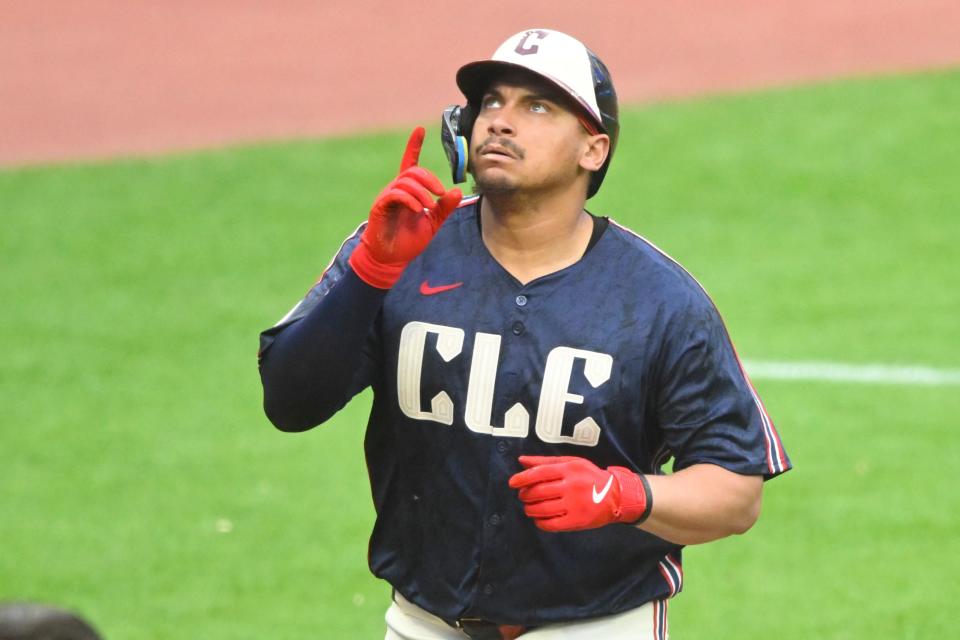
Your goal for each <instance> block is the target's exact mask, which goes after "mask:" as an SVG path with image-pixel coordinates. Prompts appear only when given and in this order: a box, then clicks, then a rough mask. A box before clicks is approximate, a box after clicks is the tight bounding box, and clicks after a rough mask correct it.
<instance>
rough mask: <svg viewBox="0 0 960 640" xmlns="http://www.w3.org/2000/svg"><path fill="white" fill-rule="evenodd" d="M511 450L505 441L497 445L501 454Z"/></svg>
mask: <svg viewBox="0 0 960 640" xmlns="http://www.w3.org/2000/svg"><path fill="white" fill-rule="evenodd" d="M509 448H510V445H508V444H507V443H506V442H504V441H503V440H501V441H500V442H498V443H497V451H499V452H500V453H506V452H507V449H509Z"/></svg>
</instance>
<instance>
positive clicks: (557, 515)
mask: <svg viewBox="0 0 960 640" xmlns="http://www.w3.org/2000/svg"><path fill="white" fill-rule="evenodd" d="M519 461H520V464H521V465H523V467H524V469H525V470H524V471H521V472H519V473H517V474H515V475H513V476H512V477H511V478H510V487H511V488H513V489H519V497H520V501H521V502H523V505H524V506H523V511H524V513H526V514H527V516H529V517H530V518H533V521H534V523H535V524H536V525H537V527H539V528H540V529H542V530H544V531H580V530H582V529H595V528H597V527H602V526H604V525H607V524H611V523H613V522H622V523H628V524H639V523H641V522H643V521H644V520H646V519H647V517H648V516H649V515H650V510H651V509H652V507H653V496H652V494H651V493H650V485H649V484H648V483H647V479H646V478H644V477H643V475H641V474H638V473H634V472H633V471H630V470H629V469H627V468H626V467H607V468H606V469H601V468H599V467H597V466H596V465H595V464H593V463H592V462H590V461H589V460H587V459H586V458H579V457H575V456H520V458H519Z"/></svg>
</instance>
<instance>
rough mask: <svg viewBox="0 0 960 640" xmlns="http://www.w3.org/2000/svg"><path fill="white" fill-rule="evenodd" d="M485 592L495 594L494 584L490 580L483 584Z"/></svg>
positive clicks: (489, 594)
mask: <svg viewBox="0 0 960 640" xmlns="http://www.w3.org/2000/svg"><path fill="white" fill-rule="evenodd" d="M483 593H484V595H488V596H492V595H493V585H492V584H490V583H489V582H488V583H487V584H485V585H483Z"/></svg>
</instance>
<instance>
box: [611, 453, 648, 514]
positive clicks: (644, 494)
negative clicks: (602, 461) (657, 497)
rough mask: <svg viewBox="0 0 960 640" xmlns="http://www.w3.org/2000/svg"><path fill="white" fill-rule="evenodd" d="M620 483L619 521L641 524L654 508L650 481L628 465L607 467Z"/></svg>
mask: <svg viewBox="0 0 960 640" xmlns="http://www.w3.org/2000/svg"><path fill="white" fill-rule="evenodd" d="M607 471H609V472H610V473H612V474H613V476H614V477H615V478H616V479H617V482H618V483H620V507H619V509H618V510H617V513H616V518H617V522H624V523H627V524H640V523H641V522H643V521H644V520H646V519H647V518H648V517H650V511H652V510H653V494H652V493H651V492H650V483H649V482H647V479H646V477H644V476H643V474H640V473H634V472H633V471H630V469H627V468H626V467H607Z"/></svg>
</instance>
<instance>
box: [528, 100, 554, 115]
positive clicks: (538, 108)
mask: <svg viewBox="0 0 960 640" xmlns="http://www.w3.org/2000/svg"><path fill="white" fill-rule="evenodd" d="M530 111H533V112H534V113H547V112H549V111H550V107H548V106H547V104H546V103H544V102H536V101H535V102H531V103H530Z"/></svg>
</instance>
